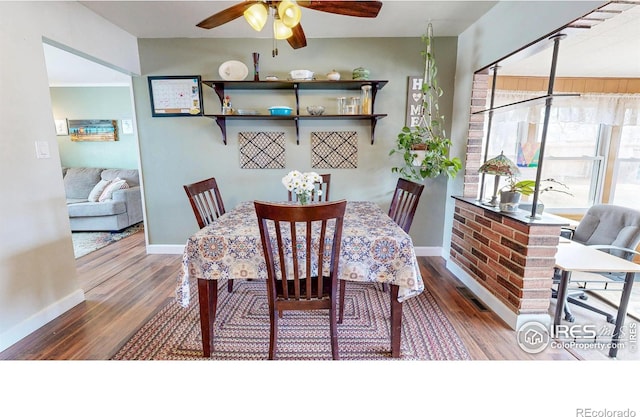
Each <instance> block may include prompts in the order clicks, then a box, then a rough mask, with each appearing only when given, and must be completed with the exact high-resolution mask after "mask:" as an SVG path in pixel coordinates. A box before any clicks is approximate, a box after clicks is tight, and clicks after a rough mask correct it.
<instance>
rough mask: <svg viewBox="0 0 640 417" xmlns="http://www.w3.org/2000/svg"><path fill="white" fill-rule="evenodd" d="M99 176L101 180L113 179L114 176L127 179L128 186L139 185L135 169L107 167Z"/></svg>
mask: <svg viewBox="0 0 640 417" xmlns="http://www.w3.org/2000/svg"><path fill="white" fill-rule="evenodd" d="M101 178H102V179H103V180H109V181H113V180H114V179H116V178H120V179H123V180H126V181H127V184H129V187H134V186H136V185H140V177H139V176H138V170H137V169H117V168H109V169H105V170H104V171H102V174H101Z"/></svg>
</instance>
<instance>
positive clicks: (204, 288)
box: [198, 278, 218, 358]
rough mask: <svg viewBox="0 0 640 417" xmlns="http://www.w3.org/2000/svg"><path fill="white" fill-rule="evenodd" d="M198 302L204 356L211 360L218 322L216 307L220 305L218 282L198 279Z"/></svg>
mask: <svg viewBox="0 0 640 417" xmlns="http://www.w3.org/2000/svg"><path fill="white" fill-rule="evenodd" d="M198 301H199V303H200V331H201V332H202V354H203V356H204V357H206V358H209V357H211V353H212V352H213V324H214V322H215V321H216V305H217V304H218V281H217V280H215V279H201V278H200V279H198Z"/></svg>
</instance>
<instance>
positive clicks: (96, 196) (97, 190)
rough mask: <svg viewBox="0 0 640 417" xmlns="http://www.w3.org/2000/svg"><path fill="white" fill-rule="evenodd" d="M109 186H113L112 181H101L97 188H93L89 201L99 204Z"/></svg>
mask: <svg viewBox="0 0 640 417" xmlns="http://www.w3.org/2000/svg"><path fill="white" fill-rule="evenodd" d="M109 184H111V181H108V180H100V182H98V183H97V184H96V185H95V187H93V190H91V192H90V193H89V198H87V200H89V201H91V202H94V203H95V202H97V201H98V199H99V198H100V196H101V195H102V193H103V191H104V189H105V188H107V186H108V185H109Z"/></svg>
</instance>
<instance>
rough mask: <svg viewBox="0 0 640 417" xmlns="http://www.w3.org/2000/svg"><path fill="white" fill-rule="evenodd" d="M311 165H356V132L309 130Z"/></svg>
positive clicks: (329, 166) (321, 166)
mask: <svg viewBox="0 0 640 417" xmlns="http://www.w3.org/2000/svg"><path fill="white" fill-rule="evenodd" d="M311 167H312V168H319V169H325V168H343V169H355V168H357V167H358V134H357V133H356V132H311Z"/></svg>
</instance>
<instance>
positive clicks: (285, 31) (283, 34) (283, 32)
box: [273, 19, 293, 39]
mask: <svg viewBox="0 0 640 417" xmlns="http://www.w3.org/2000/svg"><path fill="white" fill-rule="evenodd" d="M291 36H293V31H292V30H291V28H290V27H288V26H286V25H285V24H284V23H282V20H280V19H274V20H273V37H274V38H276V39H289V38H290V37H291Z"/></svg>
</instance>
